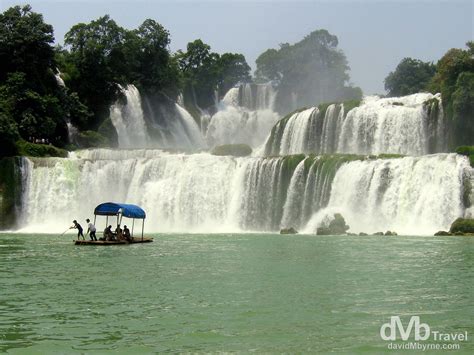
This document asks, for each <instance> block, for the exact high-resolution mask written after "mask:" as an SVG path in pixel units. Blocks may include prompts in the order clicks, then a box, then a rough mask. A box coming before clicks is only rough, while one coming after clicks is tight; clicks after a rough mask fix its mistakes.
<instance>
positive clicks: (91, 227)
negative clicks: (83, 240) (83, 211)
mask: <svg viewBox="0 0 474 355" xmlns="http://www.w3.org/2000/svg"><path fill="white" fill-rule="evenodd" d="M86 222H87V232H86V235H87V234H89V233H90V234H89V237H90V238H91V240H97V237H96V236H95V232H96V228H95V226H94V224H93V223H92V222H91V220H90V219H89V218H87V219H86Z"/></svg>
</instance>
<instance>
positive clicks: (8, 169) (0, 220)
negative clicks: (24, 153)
mask: <svg viewBox="0 0 474 355" xmlns="http://www.w3.org/2000/svg"><path fill="white" fill-rule="evenodd" d="M21 167H22V158H21V157H12V158H3V159H0V229H12V228H15V227H16V226H17V222H18V218H19V211H20V205H21V200H22V198H21V196H22V186H23V184H22V172H21V171H22V169H21Z"/></svg>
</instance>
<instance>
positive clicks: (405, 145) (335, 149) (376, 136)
mask: <svg viewBox="0 0 474 355" xmlns="http://www.w3.org/2000/svg"><path fill="white" fill-rule="evenodd" d="M446 148H447V133H446V126H445V122H444V114H443V111H442V105H441V98H440V95H439V94H437V95H432V94H428V93H421V94H414V95H410V96H405V97H397V98H385V99H380V98H378V97H367V98H365V99H364V101H363V102H362V104H361V105H360V106H359V107H355V108H353V109H350V110H346V109H345V105H344V104H332V105H328V106H327V107H326V108H324V107H322V106H320V108H319V109H318V108H311V109H307V110H303V111H300V112H295V113H293V114H290V115H289V116H287V117H285V118H283V119H282V120H280V121H278V123H277V124H276V125H275V126H274V127H273V129H272V131H271V133H270V135H269V137H268V139H267V141H266V147H265V153H266V154H267V155H285V154H296V153H316V154H324V153H351V154H381V153H395V154H407V155H423V154H430V153H436V152H441V151H445V150H446Z"/></svg>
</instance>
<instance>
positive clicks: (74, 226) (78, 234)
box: [69, 220, 86, 240]
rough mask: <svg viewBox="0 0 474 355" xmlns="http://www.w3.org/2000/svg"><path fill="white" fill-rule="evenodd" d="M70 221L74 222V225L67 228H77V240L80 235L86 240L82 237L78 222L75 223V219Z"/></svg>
mask: <svg viewBox="0 0 474 355" xmlns="http://www.w3.org/2000/svg"><path fill="white" fill-rule="evenodd" d="M72 223H74V225H73V226H71V227H69V229H73V228H75V229H77V240H79V236H82V239H83V240H86V238H84V233H82V232H83V229H82V227H81V225H80V224H79V223H77V221H76V220H74V221H72Z"/></svg>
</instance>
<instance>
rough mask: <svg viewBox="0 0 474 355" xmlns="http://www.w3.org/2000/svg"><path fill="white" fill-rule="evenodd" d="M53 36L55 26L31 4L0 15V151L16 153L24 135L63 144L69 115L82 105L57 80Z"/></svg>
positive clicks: (5, 153) (26, 137)
mask: <svg viewBox="0 0 474 355" xmlns="http://www.w3.org/2000/svg"><path fill="white" fill-rule="evenodd" d="M53 41H54V36H53V28H52V26H50V25H48V24H46V23H44V21H43V17H42V16H41V15H40V14H37V13H35V12H33V11H32V10H31V7H30V6H29V5H25V6H23V7H20V6H15V7H12V8H10V9H8V10H6V11H5V12H4V13H2V14H0V61H1V62H2V66H1V67H0V116H1V128H0V135H1V138H0V140H1V143H2V146H3V147H7V148H5V150H3V149H2V152H1V155H8V154H14V152H15V148H14V147H15V144H14V141H15V140H17V139H20V138H23V139H25V140H31V139H33V137H34V138H36V139H38V138H40V139H44V140H47V141H49V142H51V143H53V144H55V145H58V146H63V145H64V144H65V143H66V142H67V129H66V122H65V118H67V117H71V116H74V115H75V114H76V113H78V112H79V111H81V110H82V109H84V107H83V106H82V104H81V103H80V102H79V101H78V100H77V97H71V96H70V94H69V92H68V91H67V90H65V89H64V88H63V87H61V86H59V85H58V82H57V80H56V78H55V73H56V61H55V50H54V47H53V46H52V43H53Z"/></svg>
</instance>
